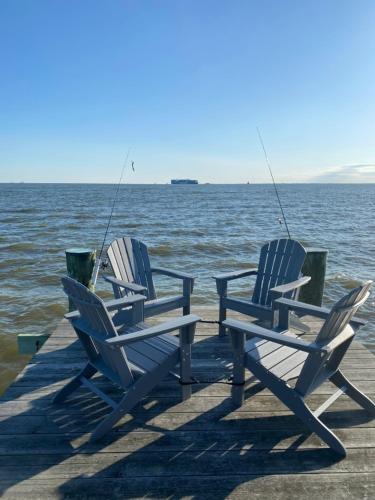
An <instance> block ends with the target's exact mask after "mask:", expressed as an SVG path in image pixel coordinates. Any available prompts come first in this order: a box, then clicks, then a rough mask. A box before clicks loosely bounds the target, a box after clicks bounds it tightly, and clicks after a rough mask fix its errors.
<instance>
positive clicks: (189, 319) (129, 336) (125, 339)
mask: <svg viewBox="0 0 375 500" xmlns="http://www.w3.org/2000/svg"><path fill="white" fill-rule="evenodd" d="M200 319H201V318H200V317H199V316H196V315H195V314H189V315H187V316H182V317H181V318H176V319H173V320H171V321H166V322H165V323H162V324H160V325H155V326H150V327H149V328H146V329H144V330H140V331H138V332H133V333H124V334H123V335H119V336H118V337H113V338H111V339H107V340H106V343H107V344H108V345H110V346H112V347H114V348H118V347H121V346H124V345H127V344H131V343H133V342H139V341H141V340H146V339H149V338H151V337H157V336H158V335H162V334H163V333H169V332H173V331H174V330H179V329H181V328H186V327H187V326H192V325H195V324H196V323H197V322H198V321H200Z"/></svg>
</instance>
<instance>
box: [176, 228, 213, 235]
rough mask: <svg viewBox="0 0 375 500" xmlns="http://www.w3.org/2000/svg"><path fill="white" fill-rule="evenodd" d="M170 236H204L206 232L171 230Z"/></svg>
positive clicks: (198, 230)
mask: <svg viewBox="0 0 375 500" xmlns="http://www.w3.org/2000/svg"><path fill="white" fill-rule="evenodd" d="M170 234H173V235H174V236H204V235H205V234H206V232H205V231H203V230H201V229H172V231H170Z"/></svg>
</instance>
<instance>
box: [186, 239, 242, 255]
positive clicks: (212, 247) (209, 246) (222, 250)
mask: <svg viewBox="0 0 375 500" xmlns="http://www.w3.org/2000/svg"><path fill="white" fill-rule="evenodd" d="M192 249H193V250H194V251H197V252H207V253H210V254H215V255H218V254H228V253H231V252H232V250H231V249H230V247H228V246H224V245H221V244H219V243H204V242H202V243H195V244H194V245H193V246H192Z"/></svg>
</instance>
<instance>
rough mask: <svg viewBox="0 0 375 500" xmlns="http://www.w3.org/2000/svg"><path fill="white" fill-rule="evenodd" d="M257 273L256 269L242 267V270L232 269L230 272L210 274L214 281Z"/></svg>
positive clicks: (234, 278)
mask: <svg viewBox="0 0 375 500" xmlns="http://www.w3.org/2000/svg"><path fill="white" fill-rule="evenodd" d="M256 274H258V269H254V268H253V269H244V270H242V271H234V272H232V273H225V274H217V275H216V276H212V277H213V279H214V280H216V281H232V280H237V279H240V278H245V277H246V276H253V275H256Z"/></svg>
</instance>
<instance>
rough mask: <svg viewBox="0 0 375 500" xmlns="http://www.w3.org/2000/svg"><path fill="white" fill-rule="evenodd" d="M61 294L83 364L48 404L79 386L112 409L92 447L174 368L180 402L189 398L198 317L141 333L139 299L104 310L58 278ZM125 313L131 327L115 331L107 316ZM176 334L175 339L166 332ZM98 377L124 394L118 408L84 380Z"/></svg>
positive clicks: (83, 289)
mask: <svg viewBox="0 0 375 500" xmlns="http://www.w3.org/2000/svg"><path fill="white" fill-rule="evenodd" d="M62 284H63V288H64V291H65V293H66V294H67V295H68V297H69V298H70V299H71V300H72V301H73V303H74V304H75V305H76V307H77V309H78V312H79V314H77V313H73V314H68V315H67V316H68V317H69V319H70V322H71V324H72V326H73V328H74V330H75V331H76V333H77V335H78V337H79V339H80V341H81V343H82V346H83V347H84V349H85V351H86V354H87V357H88V363H87V365H86V366H85V367H84V368H83V370H82V371H81V372H80V373H79V374H78V375H77V376H76V377H75V378H74V379H73V380H72V381H70V382H69V383H68V384H67V385H66V386H65V387H64V388H63V389H61V391H60V392H59V393H58V394H57V395H56V396H55V398H54V403H61V402H62V401H64V399H65V398H66V397H67V396H68V395H69V394H71V393H72V392H73V391H74V390H76V389H77V388H78V387H79V386H81V385H84V386H85V387H87V388H88V389H90V390H91V391H92V392H94V393H95V394H96V395H97V396H99V397H100V398H101V399H102V400H103V401H105V402H106V403H107V404H108V405H110V406H111V407H112V412H111V413H110V414H109V415H108V416H106V417H105V418H104V419H103V420H102V422H101V423H100V424H99V425H98V426H97V428H96V429H95V430H94V432H93V434H92V435H91V440H92V441H95V440H97V439H99V438H100V437H101V436H103V435H104V434H105V433H106V432H107V431H109V430H110V429H111V428H112V427H113V425H114V424H115V423H116V422H117V421H118V420H119V419H120V418H121V417H122V416H123V415H124V414H125V413H128V412H129V411H130V410H131V409H132V408H133V407H134V406H135V405H136V404H137V403H138V401H139V400H140V399H142V398H143V397H144V396H146V395H147V394H148V393H149V392H150V391H151V389H152V388H153V387H154V386H156V385H157V384H158V383H159V382H160V381H161V380H162V379H163V378H164V377H165V376H166V375H167V374H168V372H170V371H171V370H172V369H173V368H174V367H175V366H176V365H177V364H180V383H181V387H182V399H183V400H185V399H188V398H189V397H190V395H191V384H190V383H189V382H191V367H190V361H191V344H192V342H193V339H194V331H195V325H196V323H197V321H199V320H200V318H199V317H198V316H194V315H186V316H183V317H180V318H177V319H174V320H172V321H168V322H165V323H163V324H160V325H158V326H152V327H148V328H147V327H145V326H144V324H143V323H140V324H139V323H138V321H139V320H142V319H143V303H144V300H145V297H143V296H142V295H132V296H130V297H125V298H120V299H117V300H113V301H110V302H109V303H107V304H105V303H104V302H103V301H102V300H101V299H100V298H99V297H98V296H97V295H95V294H94V293H92V292H90V291H89V290H88V289H87V288H86V287H84V286H83V285H81V284H80V283H78V282H77V281H75V280H73V279H71V278H68V277H64V278H62ZM123 308H131V309H132V313H133V321H132V323H133V326H132V327H129V326H127V327H122V329H118V328H116V325H115V324H114V322H113V317H111V314H110V313H111V312H112V311H114V310H118V309H123ZM175 330H179V332H180V335H179V338H177V337H175V336H173V335H170V333H169V332H172V331H175ZM96 372H100V373H101V374H103V375H104V376H105V377H107V378H108V379H109V380H110V381H111V382H113V383H114V384H116V385H117V386H119V387H120V388H122V389H123V390H124V395H123V397H122V398H121V400H120V401H119V402H115V401H113V400H112V399H111V398H110V397H109V396H108V395H107V394H105V393H104V392H103V391H102V390H101V389H99V388H98V387H97V386H96V385H95V384H94V383H93V382H92V381H91V380H90V379H91V378H92V376H93V375H94V374H95V373H96Z"/></svg>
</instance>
